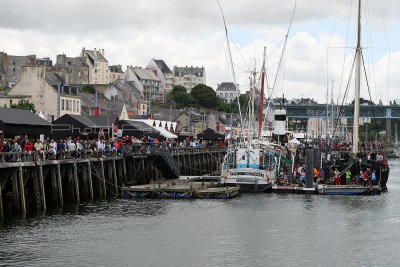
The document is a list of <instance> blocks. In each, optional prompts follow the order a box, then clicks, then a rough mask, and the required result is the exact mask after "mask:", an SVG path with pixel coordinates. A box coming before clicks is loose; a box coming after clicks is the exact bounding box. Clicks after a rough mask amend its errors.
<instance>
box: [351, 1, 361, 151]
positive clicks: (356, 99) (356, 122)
mask: <svg viewBox="0 0 400 267" xmlns="http://www.w3.org/2000/svg"><path fill="white" fill-rule="evenodd" d="M355 60H356V62H355V63H356V66H355V79H356V80H355V93H354V123H353V153H354V154H357V153H358V135H359V118H360V80H361V77H360V76H361V0H358V31H357V48H356V59H355Z"/></svg>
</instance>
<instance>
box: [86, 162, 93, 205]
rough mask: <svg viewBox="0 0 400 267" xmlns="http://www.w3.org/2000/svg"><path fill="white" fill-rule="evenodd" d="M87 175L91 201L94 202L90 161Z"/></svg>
mask: <svg viewBox="0 0 400 267" xmlns="http://www.w3.org/2000/svg"><path fill="white" fill-rule="evenodd" d="M87 175H88V183H89V199H90V200H91V201H93V181H92V166H91V164H90V160H89V161H88V169H87Z"/></svg>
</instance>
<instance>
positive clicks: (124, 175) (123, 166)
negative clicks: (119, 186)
mask: <svg viewBox="0 0 400 267" xmlns="http://www.w3.org/2000/svg"><path fill="white" fill-rule="evenodd" d="M122 173H123V176H122V183H123V184H125V183H126V181H127V177H126V163H125V159H124V158H123V159H122Z"/></svg>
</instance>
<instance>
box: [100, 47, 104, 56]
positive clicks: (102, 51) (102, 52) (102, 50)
mask: <svg viewBox="0 0 400 267" xmlns="http://www.w3.org/2000/svg"><path fill="white" fill-rule="evenodd" d="M101 54H102V55H103V57H104V49H101Z"/></svg>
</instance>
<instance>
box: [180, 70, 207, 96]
mask: <svg viewBox="0 0 400 267" xmlns="http://www.w3.org/2000/svg"><path fill="white" fill-rule="evenodd" d="M173 74H174V85H182V86H184V87H186V89H187V90H188V92H190V91H191V90H192V88H193V87H195V86H196V85H198V84H200V83H202V84H206V71H205V69H204V67H200V68H199V67H193V66H191V67H188V66H186V67H177V66H174V71H173Z"/></svg>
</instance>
